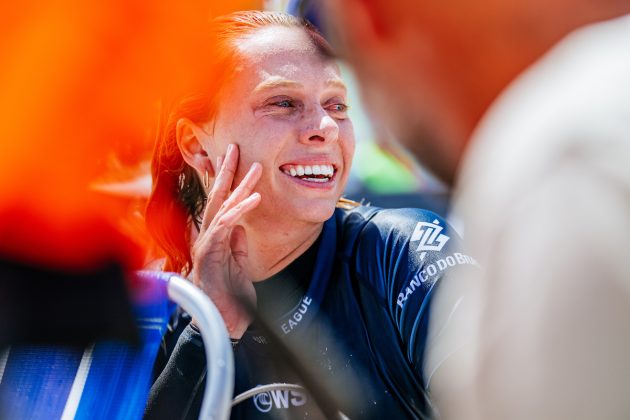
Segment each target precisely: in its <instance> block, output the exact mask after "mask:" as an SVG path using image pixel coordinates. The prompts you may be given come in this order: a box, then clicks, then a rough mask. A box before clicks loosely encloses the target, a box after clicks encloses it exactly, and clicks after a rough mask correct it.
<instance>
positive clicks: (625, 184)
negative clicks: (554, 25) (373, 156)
mask: <svg viewBox="0 0 630 420" xmlns="http://www.w3.org/2000/svg"><path fill="white" fill-rule="evenodd" d="M454 209H455V210H454V211H455V215H456V216H457V217H459V218H461V219H462V220H463V222H464V226H465V236H466V237H465V239H466V241H467V243H468V244H469V245H470V246H471V249H470V252H471V253H472V255H473V256H475V257H476V258H477V259H478V261H479V262H480V264H481V265H482V266H483V267H485V271H484V272H483V273H482V275H481V277H480V278H479V279H475V282H474V290H471V291H469V292H466V293H467V294H468V295H469V296H467V298H466V299H464V300H466V301H467V304H466V305H460V308H458V310H457V311H455V312H457V313H456V314H453V312H452V311H449V312H448V313H446V314H439V313H436V317H434V320H435V321H432V322H433V324H432V329H431V333H430V334H431V337H433V339H434V340H436V341H437V342H438V345H435V346H433V347H432V349H431V350H430V351H429V354H428V356H427V359H426V361H425V365H426V369H427V370H428V371H433V370H436V369H438V366H442V367H444V369H442V367H440V368H439V369H438V370H442V371H441V372H440V374H439V379H436V381H435V383H433V382H432V383H431V387H432V390H433V392H434V393H435V395H436V399H437V400H438V405H442V404H441V402H442V403H445V402H446V403H447V404H449V406H448V407H446V408H444V407H443V406H442V407H440V408H441V411H442V412H443V415H444V417H445V418H448V419H451V418H457V419H460V418H474V419H483V420H488V419H510V420H512V419H554V420H555V419H572V420H575V419H628V418H630V16H626V17H622V18H618V19H615V20H611V21H608V22H605V23H601V24H596V25H591V26H589V27H585V28H583V29H581V30H579V31H576V32H574V33H573V34H571V35H570V36H568V37H567V38H566V39H565V40H564V41H562V42H561V43H560V44H558V45H557V46H556V47H555V48H554V49H553V50H552V51H551V52H549V53H548V54H546V56H544V57H543V58H542V59H541V60H540V61H539V62H538V63H536V64H535V65H534V66H532V68H530V69H529V70H528V71H526V72H525V73H524V74H523V75H522V76H521V77H519V78H518V79H517V80H516V81H515V82H514V83H513V84H512V85H511V86H510V87H509V88H508V89H507V90H506V91H505V92H504V94H503V95H501V97H500V98H499V99H498V100H497V101H496V102H495V104H494V105H493V107H492V108H491V109H490V110H489V112H488V113H487V115H486V117H485V118H484V120H483V121H482V123H481V124H480V126H479V128H478V129H477V131H476V133H475V135H474V137H473V140H472V142H471V148H470V150H469V151H468V154H467V156H466V158H465V162H464V165H463V167H462V171H461V172H460V177H459V180H458V184H457V188H456V191H455V206H454ZM460 292H461V291H458V290H455V291H453V290H451V291H449V290H447V289H445V291H444V293H443V294H446V295H448V294H449V293H451V294H454V295H457V294H458V293H460ZM441 299H443V300H444V299H445V300H447V301H449V302H453V301H455V300H456V299H455V298H454V297H453V296H450V297H448V296H447V297H444V296H441ZM447 317H448V322H447V321H446V318H447ZM444 325H447V326H448V328H446V329H445V328H443V327H444ZM444 330H450V332H449V333H448V334H446V333H444ZM436 337H439V338H436ZM440 341H441V343H440ZM453 352H455V354H454V355H453V354H451V353H453ZM445 359H448V362H447V363H444V365H441V363H442V362H443V361H444V360H445ZM437 377H438V375H436V378H437ZM452 404H455V405H452Z"/></svg>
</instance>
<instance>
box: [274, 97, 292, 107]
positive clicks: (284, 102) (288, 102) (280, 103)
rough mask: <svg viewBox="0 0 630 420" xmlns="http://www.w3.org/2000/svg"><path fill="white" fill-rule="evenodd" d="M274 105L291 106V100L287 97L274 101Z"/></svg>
mask: <svg viewBox="0 0 630 420" xmlns="http://www.w3.org/2000/svg"><path fill="white" fill-rule="evenodd" d="M274 105H275V106H279V107H281V108H292V107H293V101H291V100H289V99H284V100H282V101H278V102H274Z"/></svg>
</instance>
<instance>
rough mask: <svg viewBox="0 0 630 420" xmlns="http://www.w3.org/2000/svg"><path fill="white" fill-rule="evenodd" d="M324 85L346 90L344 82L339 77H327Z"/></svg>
mask: <svg viewBox="0 0 630 420" xmlns="http://www.w3.org/2000/svg"><path fill="white" fill-rule="evenodd" d="M326 86H328V87H333V88H338V89H341V90H343V91H344V92H346V91H347V90H348V89H347V88H346V84H345V83H344V82H342V81H341V79H337V78H334V79H328V80H326Z"/></svg>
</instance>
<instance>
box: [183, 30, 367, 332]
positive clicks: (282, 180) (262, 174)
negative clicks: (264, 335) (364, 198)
mask: <svg viewBox="0 0 630 420" xmlns="http://www.w3.org/2000/svg"><path fill="white" fill-rule="evenodd" d="M239 47H240V54H241V55H242V57H243V60H242V62H241V63H240V65H239V66H238V68H237V71H236V74H235V76H234V78H233V81H232V82H231V83H230V84H229V85H228V86H227V87H226V88H225V89H224V91H223V93H222V95H221V99H220V102H219V110H218V114H217V116H216V118H215V119H214V120H212V121H206V122H203V123H198V124H195V123H191V122H189V121H186V120H184V121H182V122H181V123H180V124H179V128H178V133H179V135H178V137H179V144H180V149H181V150H182V153H183V155H184V158H185V159H186V161H187V162H188V163H189V164H191V165H192V166H193V167H195V168H196V169H197V170H198V171H199V176H200V178H203V175H204V173H205V171H208V172H209V174H210V177H211V178H212V186H211V188H210V192H209V196H210V199H209V202H208V205H207V208H206V210H205V213H204V220H203V224H202V227H201V230H200V232H199V234H198V237H197V238H196V241H195V243H194V245H193V252H192V254H193V279H195V282H196V283H198V284H199V285H200V286H201V287H202V288H203V289H204V290H205V291H206V293H208V294H209V295H210V297H211V298H212V300H213V301H214V302H215V304H216V305H217V307H218V308H219V311H220V312H221V313H222V315H223V317H224V320H225V321H226V325H227V327H228V330H229V331H230V334H231V335H232V336H233V337H239V336H240V335H242V333H243V332H244V330H245V328H246V327H247V324H248V320H247V319H246V318H247V317H246V316H245V315H244V314H243V313H242V312H241V311H239V309H238V306H239V305H238V303H237V302H236V301H235V300H234V295H235V294H238V295H244V296H246V297H247V298H248V299H250V300H255V293H254V289H253V285H252V281H259V280H263V279H266V278H268V277H269V276H271V275H273V274H275V273H277V272H278V271H280V270H282V269H283V268H285V267H286V266H287V265H288V264H289V263H290V262H292V261H293V260H294V259H295V258H297V257H298V256H299V255H301V254H302V253H303V252H304V251H305V250H306V249H308V247H309V246H310V245H312V244H313V242H314V241H315V240H316V239H317V237H318V236H319V234H320V232H321V229H322V227H323V222H324V221H326V220H327V219H329V218H330V217H331V216H332V214H333V212H334V209H335V205H336V202H337V200H338V199H339V197H340V196H341V194H342V192H343V189H344V187H345V184H346V181H347V179H348V175H349V171H350V166H351V162H352V156H353V153H354V142H355V141H354V134H353V129H352V123H351V121H350V120H349V119H348V116H347V112H346V111H347V105H346V88H345V85H344V84H343V82H342V80H341V78H340V74H339V70H338V68H337V66H336V65H335V64H334V63H333V62H331V61H329V60H326V59H324V58H322V57H321V56H320V55H319V54H318V53H317V51H316V49H315V47H314V46H313V45H312V43H311V41H310V40H309V38H308V36H307V35H306V34H305V33H304V32H303V30H301V29H297V28H286V27H279V26H271V27H266V28H264V29H261V30H258V31H256V32H254V33H253V34H251V35H250V36H248V37H247V38H245V39H243V40H241V42H240V43H239ZM230 145H235V146H233V147H231V148H229V146H230ZM298 165H301V166H302V167H304V166H312V165H317V166H322V165H323V166H327V167H332V168H334V173H333V174H332V176H331V177H328V179H325V180H324V181H325V182H312V181H309V180H305V179H300V178H299V177H295V176H291V175H290V169H291V168H294V169H295V168H297V167H298ZM217 168H219V169H218V170H217ZM232 171H234V172H235V173H236V175H235V177H234V179H232ZM287 172H289V174H288V173H287ZM230 186H231V190H232V191H233V192H232V193H231V194H230V193H229V192H228V191H227V189H230ZM218 273H223V274H222V275H219V274H218Z"/></svg>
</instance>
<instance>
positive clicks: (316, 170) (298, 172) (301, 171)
mask: <svg viewBox="0 0 630 420" xmlns="http://www.w3.org/2000/svg"><path fill="white" fill-rule="evenodd" d="M282 171H283V172H284V173H285V174H287V175H291V176H294V177H295V176H299V177H303V176H305V175H323V176H325V177H327V178H332V177H333V175H334V174H335V168H334V167H333V166H332V165H295V166H289V167H287V168H285V169H283V170H282ZM303 179H305V180H308V181H312V182H327V181H328V179H326V178H310V177H308V178H306V177H305V178H303Z"/></svg>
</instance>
